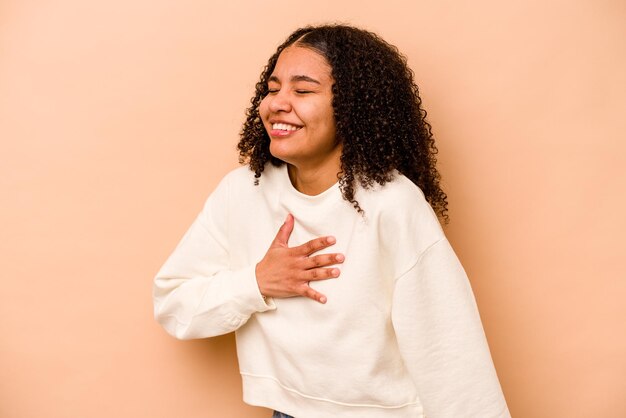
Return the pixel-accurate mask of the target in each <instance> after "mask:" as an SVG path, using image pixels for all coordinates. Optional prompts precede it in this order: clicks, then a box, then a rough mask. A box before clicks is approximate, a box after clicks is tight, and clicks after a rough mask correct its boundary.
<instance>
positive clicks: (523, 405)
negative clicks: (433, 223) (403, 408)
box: [0, 0, 626, 418]
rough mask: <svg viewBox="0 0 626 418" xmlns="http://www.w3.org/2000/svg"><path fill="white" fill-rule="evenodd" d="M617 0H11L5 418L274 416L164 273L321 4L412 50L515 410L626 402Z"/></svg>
mask: <svg viewBox="0 0 626 418" xmlns="http://www.w3.org/2000/svg"><path fill="white" fill-rule="evenodd" d="M625 18H626V6H625V3H624V2H623V1H608V0H607V1H598V0H586V1H541V0H532V1H515V2H503V1H498V0H486V1H480V0H479V1H472V2H470V1H459V2H452V1H439V2H433V1H395V0H388V1H384V2H380V1H362V0H348V1H328V0H320V1H317V2H314V3H297V2H293V1H247V2H243V1H231V2H224V3H223V4H222V3H221V2H220V3H219V4H218V3H217V2H215V3H212V2H207V1H200V0H188V1H182V2H172V1H164V0H156V1H155V0H151V1H147V0H134V1H122V0H110V1H106V2H105V1H100V2H89V1H88V2H85V1H78V0H59V1H56V2H30V1H18V0H4V1H3V2H2V3H0V161H1V164H0V201H1V205H0V216H1V218H0V222H1V223H0V225H1V226H0V230H1V234H0V238H1V239H0V254H1V256H0V257H1V258H0V263H1V266H0V272H1V273H2V278H1V280H2V282H1V283H2V287H1V290H0V339H1V340H0V417H3V418H4V417H6V418H9V417H10V418H35V417H47V418H66V417H67V418H70V417H92V418H99V417H112V416H114V417H168V418H169V417H185V418H192V417H198V418H200V417H222V416H226V417H251V418H252V417H269V411H268V410H265V409H261V408H253V407H249V406H246V405H244V404H243V402H242V400H241V384H240V380H239V375H238V369H237V362H236V356H235V352H234V339H233V336H232V335H227V336H223V337H218V338H215V339H211V340H202V341H185V342H182V341H177V340H175V339H173V338H171V337H169V336H168V335H166V334H165V332H164V331H163V330H162V329H161V328H160V327H159V326H158V324H156V322H155V321H154V320H153V317H152V300H151V286H152V278H153V276H154V274H155V273H156V271H157V270H158V268H159V267H160V266H161V264H162V263H163V262H164V261H165V259H166V257H167V256H168V254H169V253H170V252H171V251H172V250H173V248H174V246H175V245H176V243H177V242H178V240H179V239H180V238H181V236H182V234H183V233H184V231H185V230H186V229H187V227H188V226H189V225H190V223H191V222H192V220H193V219H194V217H195V215H196V214H197V212H198V211H199V210H200V208H201V206H202V204H203V202H204V200H205V198H206V197H207V196H208V194H209V193H210V192H211V190H212V189H213V187H214V186H215V185H216V184H217V182H218V181H219V179H220V178H221V177H222V176H223V175H224V174H225V173H226V172H227V171H228V170H230V169H232V168H234V167H236V166H237V155H236V152H235V145H236V143H237V141H238V132H239V128H240V125H241V122H242V121H243V118H244V109H245V108H246V107H247V106H248V103H249V99H250V97H251V96H252V93H253V87H254V84H255V83H256V81H257V79H258V76H259V74H260V71H261V69H262V67H263V65H264V64H265V62H266V60H267V58H268V57H269V56H270V55H271V53H272V52H273V50H274V49H275V47H276V46H277V45H278V44H279V43H280V42H281V41H282V40H283V39H284V38H285V37H286V36H287V35H288V34H289V33H290V32H291V31H292V30H293V29H295V28H296V27H298V26H301V25H303V24H306V23H321V22H329V21H341V22H348V23H352V24H355V25H358V26H362V27H365V28H368V29H371V30H374V31H376V32H378V33H379V34H380V35H382V36H383V37H384V38H385V39H387V40H388V41H389V42H391V43H393V44H396V45H397V46H398V47H399V48H400V50H401V51H403V52H404V53H405V54H406V55H407V57H408V59H409V63H410V65H411V67H412V68H413V69H414V71H415V75H416V79H417V81H418V84H419V85H420V88H421V94H422V98H423V100H424V103H425V107H426V109H427V111H428V115H429V120H430V122H431V123H432V125H433V128H434V133H435V136H436V139H437V141H438V145H439V149H440V154H439V161H440V169H441V172H442V175H443V184H444V187H445V188H446V191H447V192H448V195H449V201H450V208H451V211H450V215H451V219H452V222H451V224H450V225H449V226H448V227H447V228H446V231H447V234H448V236H449V238H450V240H451V242H452V244H453V246H454V247H455V249H456V251H457V253H458V255H459V257H460V259H461V261H462V262H463V264H464V266H465V268H466V270H467V272H468V274H469V277H470V280H471V283H472V286H473V289H474V292H475V295H476V298H477V301H478V305H479V308H480V312H481V316H482V319H483V324H484V327H485V331H486V334H487V337H488V340H489V344H490V347H491V350H492V355H493V358H494V362H495V364H496V368H497V370H498V374H499V377H500V380H501V383H502V387H503V390H504V392H505V395H506V398H507V400H508V403H509V407H510V410H511V413H512V414H513V416H514V417H516V418H555V417H564V418H588V417H594V418H621V417H624V416H626V398H625V395H624V394H625V393H626V333H625V332H624V330H625V325H624V318H625V317H626V304H625V303H624V302H623V300H624V298H625V296H626V284H625V274H624V268H623V263H624V244H623V240H624V236H625V234H626V228H625V226H626V225H625V224H626V222H625V221H624V213H625V212H626V203H625V202H626V199H625V196H624V191H625V190H626V181H625V180H626V176H625V174H624V166H625V164H626V157H625V151H626V145H625V143H624V139H625V135H624V132H625V130H626V117H625V116H624V115H625V113H626V112H625V111H626V56H625V55H626V42H625V40H626V25H625V24H624V22H626V19H625Z"/></svg>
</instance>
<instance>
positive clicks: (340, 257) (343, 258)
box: [335, 254, 346, 262]
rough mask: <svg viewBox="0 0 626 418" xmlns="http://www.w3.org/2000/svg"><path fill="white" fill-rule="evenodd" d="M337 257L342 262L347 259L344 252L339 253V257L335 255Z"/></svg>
mask: <svg viewBox="0 0 626 418" xmlns="http://www.w3.org/2000/svg"><path fill="white" fill-rule="evenodd" d="M335 259H336V260H337V261H339V262H342V261H343V260H345V259H346V258H345V257H344V256H343V254H337V257H335Z"/></svg>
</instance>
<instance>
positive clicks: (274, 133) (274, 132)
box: [269, 129, 300, 138]
mask: <svg viewBox="0 0 626 418" xmlns="http://www.w3.org/2000/svg"><path fill="white" fill-rule="evenodd" d="M299 130H300V129H297V130H295V131H284V130H282V129H270V130H269V134H270V137H272V138H285V137H288V136H291V135H293V134H295V133H296V132H298V131H299Z"/></svg>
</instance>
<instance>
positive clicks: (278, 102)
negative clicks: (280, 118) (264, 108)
mask: <svg viewBox="0 0 626 418" xmlns="http://www.w3.org/2000/svg"><path fill="white" fill-rule="evenodd" d="M266 99H269V103H268V107H269V109H270V111H271V112H272V113H277V112H287V113H289V112H291V100H290V99H289V95H288V93H287V92H286V91H285V90H284V89H281V90H279V91H277V92H276V93H273V94H269V95H268V96H267V97H266Z"/></svg>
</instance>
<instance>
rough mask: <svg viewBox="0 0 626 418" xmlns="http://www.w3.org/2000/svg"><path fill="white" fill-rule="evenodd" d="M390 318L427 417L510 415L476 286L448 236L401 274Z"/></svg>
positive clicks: (505, 417) (498, 417) (496, 417)
mask: <svg viewBox="0 0 626 418" xmlns="http://www.w3.org/2000/svg"><path fill="white" fill-rule="evenodd" d="M392 321H393V326H394V330H395V332H396V336H397V340H398V344H399V347H400V351H401V353H402V356H403V359H404V362H405V364H406V367H407V369H408V370H409V372H410V374H411V376H412V378H413V380H414V382H415V384H416V386H417V389H418V392H419V395H420V398H421V400H422V404H423V405H424V409H425V413H426V416H427V417H428V418H461V417H462V418H510V414H509V411H508V408H507V405H506V401H505V399H504V395H503V394H502V390H501V388H500V383H499V382H498V377H497V375H496V371H495V368H494V366H493V362H492V360H491V355H490V353H489V347H488V345H487V340H486V338H485V334H484V331H483V328H482V324H481V321H480V316H479V313H478V309H477V307H476V302H475V300H474V295H473V293H472V289H471V287H470V284H469V281H468V279H467V276H466V274H465V271H464V270H463V267H462V266H461V264H460V262H459V260H458V258H457V257H456V255H455V253H454V251H453V250H452V247H451V246H450V243H449V242H448V240H447V239H446V238H441V239H439V240H438V241H437V242H435V243H434V244H432V245H431V246H430V247H428V248H427V249H426V250H424V251H423V253H422V255H421V256H420V258H419V259H418V260H417V262H416V263H415V265H414V266H413V267H411V268H410V269H409V271H407V272H406V273H404V274H403V275H402V276H401V277H399V278H398V279H397V281H396V284H395V289H394V296H393V307H392Z"/></svg>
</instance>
